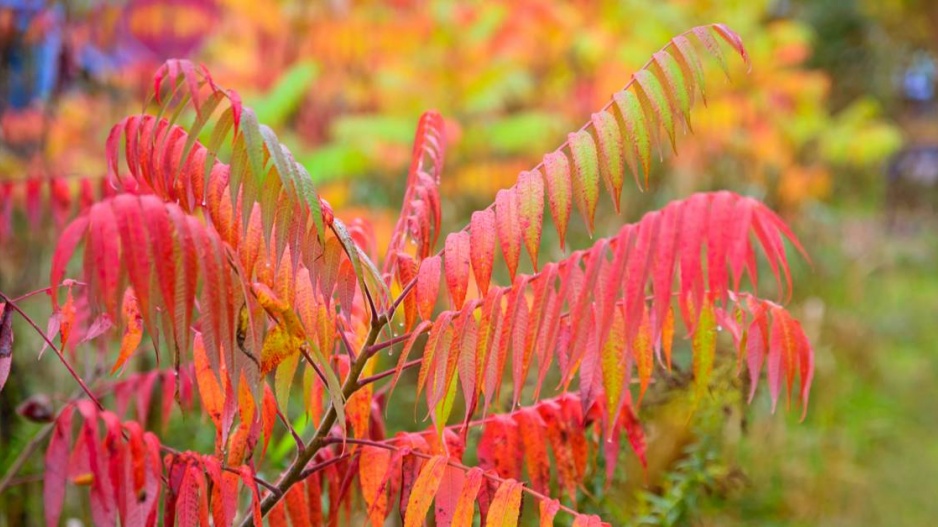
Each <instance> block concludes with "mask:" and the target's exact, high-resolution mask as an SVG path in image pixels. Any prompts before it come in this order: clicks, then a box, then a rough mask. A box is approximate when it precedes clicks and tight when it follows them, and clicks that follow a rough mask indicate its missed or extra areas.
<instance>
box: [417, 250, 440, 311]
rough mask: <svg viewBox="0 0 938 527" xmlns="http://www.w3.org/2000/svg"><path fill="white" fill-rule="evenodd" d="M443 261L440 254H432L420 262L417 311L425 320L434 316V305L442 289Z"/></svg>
mask: <svg viewBox="0 0 938 527" xmlns="http://www.w3.org/2000/svg"><path fill="white" fill-rule="evenodd" d="M441 263H442V262H441V261H440V257H439V256H431V257H429V258H426V259H424V260H423V261H422V262H420V267H419V268H418V269H417V291H416V294H417V311H418V312H419V313H420V317H421V318H422V319H424V320H431V318H432V317H433V307H434V306H435V305H436V297H437V293H438V292H439V289H440V265H441Z"/></svg>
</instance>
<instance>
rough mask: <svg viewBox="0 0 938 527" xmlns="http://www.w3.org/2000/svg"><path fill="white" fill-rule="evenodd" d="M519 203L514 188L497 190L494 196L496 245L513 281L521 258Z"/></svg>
mask: <svg viewBox="0 0 938 527" xmlns="http://www.w3.org/2000/svg"><path fill="white" fill-rule="evenodd" d="M519 208H520V203H519V199H518V194H517V192H516V191H515V189H514V188H510V189H503V190H499V191H498V193H497V194H496V195H495V227H496V232H497V233H498V243H499V246H500V247H501V248H502V256H504V258H505V265H507V266H508V273H509V275H510V276H511V279H512V280H514V278H515V272H516V271H517V270H518V260H519V259H520V258H521V224H520V222H519V221H518V212H519V210H518V209H519Z"/></svg>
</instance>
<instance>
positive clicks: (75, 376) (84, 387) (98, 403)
mask: <svg viewBox="0 0 938 527" xmlns="http://www.w3.org/2000/svg"><path fill="white" fill-rule="evenodd" d="M0 299H3V301H4V302H6V304H7V305H8V306H10V307H12V308H13V310H14V311H16V312H17V313H19V314H20V316H21V317H23V319H25V320H26V322H27V323H29V325H30V326H32V328H33V329H34V330H36V333H38V334H39V336H40V337H42V340H44V341H46V344H48V345H49V347H50V348H52V351H54V352H55V354H56V355H57V356H58V357H59V360H60V361H62V364H63V365H65V369H67V370H68V373H69V374H71V376H72V378H73V379H75V381H76V382H77V383H78V385H79V386H81V389H82V391H83V392H85V395H87V396H88V398H89V399H91V402H93V403H94V404H95V406H97V407H98V410H104V406H102V405H101V401H99V400H98V398H97V397H95V396H94V394H93V393H91V390H90V389H89V388H88V385H86V384H85V381H83V380H82V378H81V377H80V376H79V375H78V373H76V372H75V370H74V369H73V368H72V365H71V364H69V363H68V361H67V360H65V355H63V354H62V352H61V350H59V348H58V347H56V345H55V344H53V343H52V340H51V339H49V337H47V336H46V334H45V332H44V331H42V330H41V329H39V326H37V325H36V323H35V322H34V321H33V319H32V318H30V316H29V315H27V314H26V313H24V312H23V310H22V309H20V307H19V306H17V305H16V303H15V302H13V301H12V300H10V298H9V297H7V296H6V295H4V294H3V293H2V292H0Z"/></svg>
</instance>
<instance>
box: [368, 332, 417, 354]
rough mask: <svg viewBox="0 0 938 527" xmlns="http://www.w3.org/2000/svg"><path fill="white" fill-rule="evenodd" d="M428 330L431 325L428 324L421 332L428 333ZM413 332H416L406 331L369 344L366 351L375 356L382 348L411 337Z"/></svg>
mask: <svg viewBox="0 0 938 527" xmlns="http://www.w3.org/2000/svg"><path fill="white" fill-rule="evenodd" d="M427 331H430V327H429V326H428V327H425V328H424V329H422V330H421V331H420V332H421V333H426V332H427ZM413 334H414V332H413V331H411V332H410V333H405V334H403V335H398V336H397V337H394V338H392V339H388V340H385V341H382V342H379V343H377V344H372V345H371V346H368V348H367V349H366V350H365V353H367V354H368V356H369V357H373V356H374V355H375V354H376V353H378V352H380V351H381V350H384V349H387V348H390V347H391V346H393V345H395V344H400V343H401V342H404V341H405V340H407V339H409V338H410V337H411V335H413Z"/></svg>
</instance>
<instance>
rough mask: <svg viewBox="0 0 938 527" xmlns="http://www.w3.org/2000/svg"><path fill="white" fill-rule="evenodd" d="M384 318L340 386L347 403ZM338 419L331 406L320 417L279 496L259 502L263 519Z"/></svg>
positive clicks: (247, 519)
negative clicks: (367, 351) (366, 351)
mask: <svg viewBox="0 0 938 527" xmlns="http://www.w3.org/2000/svg"><path fill="white" fill-rule="evenodd" d="M387 321H388V319H387V317H386V316H384V315H381V316H379V317H377V319H376V320H373V321H372V323H371V330H370V331H369V332H368V336H367V337H366V338H365V342H364V344H363V345H362V348H361V350H360V351H359V353H358V356H357V358H356V360H355V362H354V363H352V366H351V368H350V369H349V373H348V377H346V378H345V383H344V384H343V385H342V396H343V397H344V398H345V399H346V400H348V398H349V397H351V396H352V394H353V393H355V392H356V391H357V390H358V389H359V388H360V386H359V385H358V377H359V376H360V375H361V373H362V370H363V369H364V368H365V363H366V362H367V361H368V356H367V355H366V354H365V353H364V350H365V348H367V347H368V346H371V345H372V344H374V343H375V341H376V340H377V339H378V335H379V333H380V332H381V329H382V328H383V327H384V325H385V324H387ZM337 418H338V413H337V411H336V408H335V406H334V405H333V406H330V407H329V411H328V412H326V415H325V416H323V418H322V421H321V422H320V423H319V427H318V428H317V429H316V434H315V435H314V436H313V438H312V439H310V440H309V442H308V443H307V444H306V449H305V450H304V451H302V452H298V453H297V455H296V458H295V459H294V460H293V463H292V464H291V465H290V467H289V468H288V469H287V470H286V472H284V473H283V475H282V476H281V477H280V480H279V481H278V482H277V484H276V487H277V489H278V490H279V491H280V494H276V493H271V494H269V495H268V496H267V497H265V498H264V500H263V501H262V502H261V514H262V515H266V514H267V513H268V512H270V510H271V509H272V508H274V506H275V505H276V504H277V503H278V502H279V501H280V498H281V497H282V496H283V494H285V493H286V492H287V491H288V490H289V489H290V487H292V486H293V485H294V484H296V483H298V482H300V481H302V476H303V472H304V470H305V467H306V465H307V464H308V463H309V462H310V460H311V459H313V456H315V455H316V453H317V452H319V450H320V449H321V448H322V447H323V446H325V444H326V443H325V439H326V437H327V435H328V433H329V431H330V430H332V427H333V425H335V422H336V419H337ZM253 524H254V519H253V517H251V516H247V517H245V518H244V521H243V522H242V523H241V526H242V527H250V526H251V525H253Z"/></svg>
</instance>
